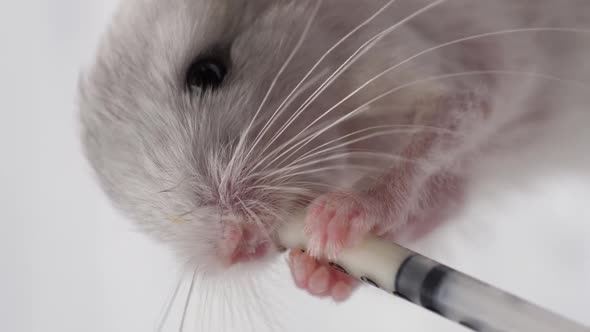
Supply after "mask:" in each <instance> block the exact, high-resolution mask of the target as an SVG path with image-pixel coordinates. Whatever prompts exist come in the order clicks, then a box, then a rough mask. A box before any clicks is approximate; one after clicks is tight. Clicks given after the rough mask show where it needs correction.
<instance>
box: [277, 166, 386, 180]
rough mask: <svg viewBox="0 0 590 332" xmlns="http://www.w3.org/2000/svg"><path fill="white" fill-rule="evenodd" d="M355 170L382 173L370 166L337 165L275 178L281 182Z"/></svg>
mask: <svg viewBox="0 0 590 332" xmlns="http://www.w3.org/2000/svg"><path fill="white" fill-rule="evenodd" d="M344 169H346V170H355V171H362V172H375V171H380V170H381V169H380V168H377V167H369V166H359V165H336V166H327V167H321V168H316V169H311V170H307V171H302V172H297V173H290V174H286V175H282V176H279V177H276V178H273V180H274V181H280V180H283V179H288V178H290V177H295V176H300V175H306V174H312V173H321V172H326V171H333V170H344Z"/></svg>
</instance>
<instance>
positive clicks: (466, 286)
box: [394, 254, 590, 332]
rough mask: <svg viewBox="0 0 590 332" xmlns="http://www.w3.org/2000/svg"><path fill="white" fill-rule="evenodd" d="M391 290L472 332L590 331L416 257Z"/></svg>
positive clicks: (408, 264)
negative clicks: (472, 331)
mask: <svg viewBox="0 0 590 332" xmlns="http://www.w3.org/2000/svg"><path fill="white" fill-rule="evenodd" d="M394 287H395V292H396V294H398V295H399V296H402V297H404V298H406V299H407V300H409V301H411V302H413V303H415V304H418V305H420V306H422V307H424V308H426V309H429V310H431V311H433V312H435V313H438V314H439V315H441V316H444V317H446V318H448V319H450V320H452V321H455V322H458V323H460V324H462V325H464V326H466V327H468V328H470V329H472V330H475V331H481V332H500V331H502V332H510V331H523V332H525V331H534V332H560V331H563V332H565V331H569V332H588V331H590V329H588V328H586V327H583V326H581V325H579V324H576V323H575V322H572V321H570V320H568V319H565V318H563V317H561V316H559V315H557V314H555V313H553V312H550V311H547V310H545V309H543V308H541V307H539V306H537V305H534V304H532V303H529V302H527V301H525V300H523V299H521V298H518V297H516V296H514V295H511V294H509V293H507V292H504V291H502V290H499V289H497V288H495V287H492V286H491V285H489V284H486V283H484V282H481V281H479V280H476V279H474V278H472V277H470V276H467V275H465V274H463V273H461V272H458V271H455V270H453V269H451V268H449V267H447V266H444V265H442V264H440V263H437V262H435V261H433V260H431V259H428V258H426V257H424V256H421V255H418V254H413V255H411V256H409V257H408V258H407V259H406V261H405V262H404V263H403V264H402V265H401V266H400V269H399V270H398V272H397V274H396V278H395V285H394Z"/></svg>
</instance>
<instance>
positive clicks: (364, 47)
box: [275, 0, 446, 137]
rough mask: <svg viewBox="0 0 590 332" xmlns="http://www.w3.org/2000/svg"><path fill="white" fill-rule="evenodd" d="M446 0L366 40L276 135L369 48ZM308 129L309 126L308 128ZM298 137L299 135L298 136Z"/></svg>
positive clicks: (425, 7) (435, 3)
mask: <svg viewBox="0 0 590 332" xmlns="http://www.w3.org/2000/svg"><path fill="white" fill-rule="evenodd" d="M445 1H446V0H438V1H435V2H433V3H431V4H429V5H427V6H424V7H422V8H420V9H419V10H417V11H416V12H414V13H412V14H410V15H409V16H407V17H406V18H404V19H403V20H401V21H399V22H397V23H396V24H394V25H392V26H390V27H388V28H387V29H385V30H383V31H381V32H379V33H378V34H376V35H375V36H373V37H372V38H370V39H369V40H368V41H367V42H365V43H364V44H363V45H362V46H361V47H359V48H358V49H357V50H356V51H355V52H354V53H353V55H352V56H350V57H349V58H348V59H347V60H346V61H345V62H344V63H343V64H342V65H341V66H340V67H339V68H338V69H337V70H336V71H335V72H334V73H333V74H332V75H331V76H330V77H329V78H328V79H327V80H326V82H324V84H322V85H321V86H320V87H319V88H318V90H317V91H316V92H314V93H313V94H312V95H311V96H310V97H309V98H308V99H307V100H306V101H305V102H304V103H303V105H301V107H299V109H298V110H297V111H296V112H295V113H294V114H293V116H291V118H290V119H289V120H288V121H287V122H286V123H285V124H284V125H283V126H282V127H281V129H280V130H279V132H278V133H277V134H276V135H275V136H276V137H278V136H280V135H281V134H282V133H283V132H284V131H285V130H286V129H287V128H288V127H289V126H290V125H291V124H293V122H294V121H295V120H296V119H297V118H298V117H299V116H300V115H301V114H302V113H303V112H304V111H305V110H306V109H307V108H308V106H309V105H310V104H311V103H312V102H313V101H315V100H316V99H317V97H318V96H319V95H320V94H321V93H322V92H324V91H325V90H326V89H327V88H328V87H329V86H330V85H331V84H332V83H333V82H334V81H335V80H336V79H337V78H338V77H340V75H342V73H344V71H346V70H347V69H348V68H349V67H350V66H352V65H353V64H354V63H355V62H356V61H357V60H358V59H359V58H360V57H361V56H363V55H364V54H366V53H367V52H368V51H369V50H371V49H372V48H373V46H374V45H375V44H377V43H378V42H379V41H380V40H381V39H383V38H384V37H385V36H386V35H387V34H389V33H391V32H393V31H395V30H396V29H397V28H399V27H400V26H402V25H403V24H404V23H407V22H408V21H409V20H411V19H413V18H415V17H416V16H418V15H420V14H422V13H424V12H426V11H427V10H429V9H431V8H433V7H435V6H437V5H439V4H441V3H443V2H445ZM306 129H307V128H306ZM296 137H297V136H296Z"/></svg>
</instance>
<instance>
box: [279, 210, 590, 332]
mask: <svg viewBox="0 0 590 332" xmlns="http://www.w3.org/2000/svg"><path fill="white" fill-rule="evenodd" d="M296 220H301V219H300V218H297V219H296ZM279 241H280V242H281V244H282V245H283V246H284V247H286V248H292V249H295V248H301V249H305V248H307V237H306V236H305V234H304V232H303V226H302V224H301V223H300V222H297V221H294V222H291V223H288V224H286V225H285V226H284V227H283V228H282V229H281V230H280V231H279ZM329 264H330V265H331V266H332V267H334V268H336V269H339V270H341V271H342V272H344V273H347V274H349V275H351V276H353V277H355V278H357V279H360V280H362V281H364V282H365V283H368V284H370V285H373V286H375V287H378V288H380V289H382V290H384V291H386V292H388V293H391V294H395V295H397V296H400V297H402V298H405V299H406V300H408V301H410V302H412V303H414V304H417V305H419V306H421V307H424V308H426V309H428V310H430V311H432V312H434V313H437V314H439V315H441V316H443V317H445V318H447V319H449V320H452V321H454V322H457V323H459V324H462V325H464V326H465V327H468V328H470V329H472V330H474V331H481V332H590V328H588V327H585V326H582V325H580V324H577V323H576V322H574V321H571V320H569V319H567V318H565V317H562V316H560V315H557V314H555V313H553V312H551V311H548V310H545V309H543V308H541V307H539V306H537V305H535V304H532V303H530V302H527V301H525V300H524V299H521V298H518V297H516V296H514V295H512V294H509V293H507V292H505V291H502V290H500V289H498V288H495V287H493V286H491V285H489V284H486V283H484V282H482V281H479V280H477V279H475V278H472V277H470V276H468V275H466V274H463V273H461V272H458V271H456V270H454V269H452V268H450V267H448V266H445V265H443V264H440V263H438V262H436V261H434V260H432V259H429V258H427V257H424V256H422V255H420V254H417V253H415V252H413V251H411V250H409V249H406V248H404V247H402V246H399V245H397V244H394V243H391V242H389V241H385V240H382V239H380V238H377V237H368V238H366V239H365V240H364V241H361V242H360V243H359V244H358V245H357V246H355V247H354V248H348V249H345V250H343V251H342V252H341V253H340V254H339V256H338V258H337V259H336V260H334V261H331V262H329Z"/></svg>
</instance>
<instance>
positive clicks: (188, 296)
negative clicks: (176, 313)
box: [178, 268, 198, 332]
mask: <svg viewBox="0 0 590 332" xmlns="http://www.w3.org/2000/svg"><path fill="white" fill-rule="evenodd" d="M197 270H198V268H195V270H194V271H193V276H192V278H191V284H190V286H189V290H188V294H187V296H186V301H185V302H184V309H183V311H182V318H181V320H180V326H179V328H178V331H179V332H183V331H184V324H185V321H186V314H187V312H188V308H189V305H190V302H191V299H192V297H193V291H194V289H195V278H196V277H197Z"/></svg>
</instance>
